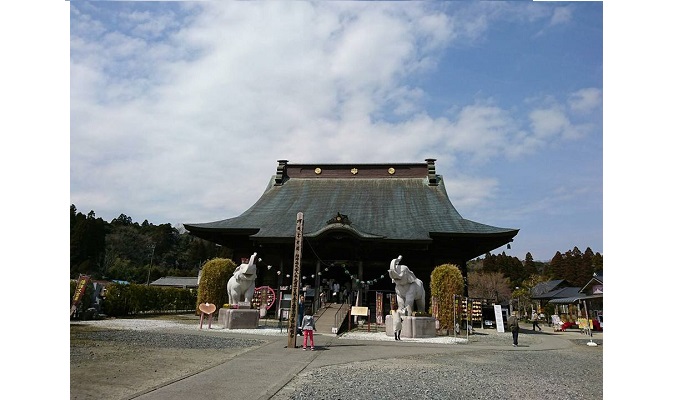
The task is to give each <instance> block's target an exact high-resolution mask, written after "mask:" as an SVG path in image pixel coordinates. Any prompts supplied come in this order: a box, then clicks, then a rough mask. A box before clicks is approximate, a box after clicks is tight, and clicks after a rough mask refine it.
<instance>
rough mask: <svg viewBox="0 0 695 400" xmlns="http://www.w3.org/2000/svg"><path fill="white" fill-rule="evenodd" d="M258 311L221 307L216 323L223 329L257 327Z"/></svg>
mask: <svg viewBox="0 0 695 400" xmlns="http://www.w3.org/2000/svg"><path fill="white" fill-rule="evenodd" d="M259 317H260V315H259V312H258V310H254V309H234V308H222V309H220V313H219V316H218V319H217V323H218V324H219V325H221V326H222V327H223V328H225V329H255V328H258V320H259Z"/></svg>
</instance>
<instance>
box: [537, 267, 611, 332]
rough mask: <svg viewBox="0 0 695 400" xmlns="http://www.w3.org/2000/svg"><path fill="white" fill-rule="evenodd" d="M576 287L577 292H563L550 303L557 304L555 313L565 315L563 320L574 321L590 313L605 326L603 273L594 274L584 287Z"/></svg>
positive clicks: (592, 317)
mask: <svg viewBox="0 0 695 400" xmlns="http://www.w3.org/2000/svg"><path fill="white" fill-rule="evenodd" d="M576 289H577V291H576V293H562V295H561V296H560V295H558V296H557V297H555V298H553V299H551V300H549V301H548V303H549V304H551V305H554V306H555V310H556V311H555V313H556V314H559V315H560V316H561V317H563V321H564V320H569V321H571V322H574V321H575V320H576V319H577V318H585V315H586V314H588V315H589V318H590V319H592V320H597V321H598V322H599V323H600V327H601V328H603V274H594V276H593V277H592V278H591V279H590V280H589V282H587V284H586V285H584V287H581V288H576Z"/></svg>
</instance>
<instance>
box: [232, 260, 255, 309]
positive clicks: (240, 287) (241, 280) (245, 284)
mask: <svg viewBox="0 0 695 400" xmlns="http://www.w3.org/2000/svg"><path fill="white" fill-rule="evenodd" d="M260 260H261V259H260V258H259V259H258V261H260ZM255 290H256V253H253V254H252V255H251V258H249V262H248V263H247V264H241V265H239V266H238V267H236V269H235V270H234V274H233V275H232V277H231V278H229V282H227V294H229V304H230V305H238V304H239V303H240V302H242V301H243V302H249V303H250V302H251V300H253V292H254V291H255Z"/></svg>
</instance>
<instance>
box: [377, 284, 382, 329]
mask: <svg viewBox="0 0 695 400" xmlns="http://www.w3.org/2000/svg"><path fill="white" fill-rule="evenodd" d="M383 323H384V294H383V293H381V292H376V324H377V325H381V324H383Z"/></svg>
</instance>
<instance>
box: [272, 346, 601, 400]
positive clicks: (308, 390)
mask: <svg viewBox="0 0 695 400" xmlns="http://www.w3.org/2000/svg"><path fill="white" fill-rule="evenodd" d="M584 347H586V346H584ZM584 347H580V346H577V348H576V349H571V350H569V351H567V350H565V351H557V350H550V351H542V352H517V351H480V352H475V353H465V354H453V355H452V354H449V355H447V354H438V355H431V356H418V357H417V358H415V357H403V358H398V359H392V360H379V361H369V362H360V363H352V364H349V365H338V366H329V367H323V368H321V369H317V370H312V371H310V372H307V373H302V374H300V375H298V376H297V377H296V378H295V379H293V380H292V381H291V382H290V384H288V385H287V386H286V387H285V388H283V389H282V390H281V391H280V392H278V393H277V394H276V395H275V396H274V397H273V398H272V399H273V400H289V399H295V400H300V399H307V400H309V399H312V400H313V399H367V398H370V399H383V400H391V399H392V400H402V399H451V400H457V399H464V398H465V399H487V400H490V399H522V400H523V399H596V398H599V399H600V398H603V368H602V364H603V356H602V352H597V351H594V350H595V348H591V349H589V348H584ZM404 366H405V368H404Z"/></svg>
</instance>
